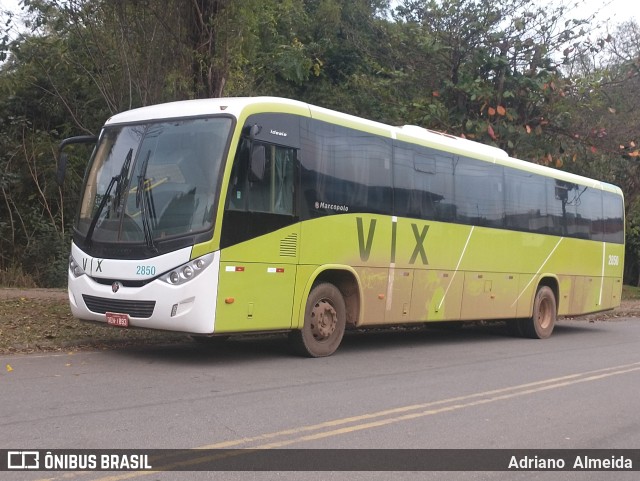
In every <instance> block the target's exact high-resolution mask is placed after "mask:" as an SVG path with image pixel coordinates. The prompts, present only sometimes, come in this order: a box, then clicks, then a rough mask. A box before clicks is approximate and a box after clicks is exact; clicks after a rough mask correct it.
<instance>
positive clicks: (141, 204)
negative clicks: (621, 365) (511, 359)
mask: <svg viewBox="0 0 640 481" xmlns="http://www.w3.org/2000/svg"><path fill="white" fill-rule="evenodd" d="M78 142H91V143H94V144H95V146H94V147H93V153H92V154H91V158H90V160H89V163H88V166H87V169H86V173H85V178H84V182H83V188H82V192H81V199H80V202H79V207H78V211H77V216H76V218H75V222H74V229H73V241H72V246H71V255H70V258H69V272H68V291H69V300H70V306H71V311H72V313H73V315H74V316H75V317H77V318H79V319H82V320H88V321H98V322H102V323H105V324H109V325H112V326H115V327H121V328H148V329H161V330H169V331H177V332H183V333H189V334H191V335H192V336H194V337H196V338H198V337H202V338H215V337H228V336H230V335H233V334H240V333H269V332H271V333H273V332H286V333H288V337H289V340H290V343H291V345H292V346H293V348H294V349H295V350H296V351H297V352H299V353H301V354H302V355H306V356H310V357H321V356H328V355H331V354H333V353H334V352H335V351H336V349H337V348H338V346H339V345H340V343H341V341H342V338H343V335H344V333H345V330H347V329H353V328H366V327H372V326H390V325H411V324H413V323H437V322H449V323H451V322H454V323H458V322H462V321H479V320H503V321H506V325H507V326H508V329H509V330H510V331H511V332H512V333H514V334H517V335H520V336H523V337H529V338H538V339H544V338H547V337H549V336H550V335H551V333H552V331H553V329H554V325H555V323H556V319H557V317H558V316H575V315H581V314H586V313H593V312H598V311H605V310H609V309H613V308H614V307H616V306H618V305H619V303H620V298H621V292H622V272H623V263H624V252H625V250H624V238H625V237H624V204H623V196H622V192H621V190H620V189H619V188H618V187H615V186H613V185H610V184H607V183H604V182H600V181H597V180H593V179H589V178H585V177H580V176H577V175H573V174H570V173H567V172H562V171H559V170H555V169H551V168H547V167H544V166H541V165H537V164H534V163H530V162H526V161H522V160H517V159H514V158H511V157H509V155H508V154H507V153H506V152H505V151H503V150H501V149H498V148H495V147H491V146H487V145H483V144H480V143H476V142H473V141H471V140H467V139H463V138H458V137H454V136H451V135H447V134H442V133H437V132H433V131H429V130H426V129H424V128H421V127H417V126H404V127H393V126H388V125H385V124H382V123H378V122H374V121H370V120H365V119H362V118H358V117H355V116H351V115H347V114H344V113H339V112H336V111H332V110H328V109H325V108H321V107H317V106H313V105H309V104H307V103H303V102H299V101H294V100H288V99H281V98H272V97H253V98H218V99H205V100H188V101H179V102H172V103H166V104H161V105H154V106H148V107H142V108H138V109H134V110H130V111H127V112H123V113H119V114H117V115H114V116H113V117H111V118H110V119H109V120H108V121H107V122H106V123H105V125H104V127H103V128H102V130H101V132H100V134H99V136H98V137H72V138H70V139H67V140H65V141H63V142H62V144H61V149H60V150H61V152H62V153H63V155H61V157H60V161H59V162H60V165H62V170H63V169H64V162H65V158H66V155H67V154H66V153H65V152H64V150H65V148H66V147H67V146H68V145H70V144H74V143H78ZM63 173H64V172H63Z"/></svg>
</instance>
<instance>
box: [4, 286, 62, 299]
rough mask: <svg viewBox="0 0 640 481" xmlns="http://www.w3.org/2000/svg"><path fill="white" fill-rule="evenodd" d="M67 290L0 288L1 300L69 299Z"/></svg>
mask: <svg viewBox="0 0 640 481" xmlns="http://www.w3.org/2000/svg"><path fill="white" fill-rule="evenodd" d="M67 296H68V294H67V290H66V289H20V288H17V287H2V288H0V300H2V299H15V298H20V297H25V298H35V299H67V298H68V297H67Z"/></svg>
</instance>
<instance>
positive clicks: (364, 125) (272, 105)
mask: <svg viewBox="0 0 640 481" xmlns="http://www.w3.org/2000/svg"><path fill="white" fill-rule="evenodd" d="M248 111H250V113H258V112H276V113H289V114H297V115H301V116H304V117H310V118H315V119H318V120H324V121H327V122H331V123H336V124H339V125H342V126H344V127H350V128H354V129H357V130H363V131H366V132H369V133H372V134H376V135H380V136H383V137H387V138H390V139H397V140H401V141H405V142H410V143H416V144H419V145H423V146H427V147H432V148H437V149H441V150H444V151H447V152H450V153H453V154H458V155H467V156H470V157H475V158H478V159H481V160H485V161H488V162H493V163H497V164H501V165H504V166H508V167H513V168H516V169H520V170H524V171H528V172H531V173H536V174H540V175H545V176H548V177H554V178H557V179H559V180H564V181H566V182H572V183H575V184H582V185H587V186H589V187H593V188H596V189H601V190H606V191H609V192H614V193H617V194H622V190H621V189H620V188H619V187H617V186H614V185H612V184H608V183H606V182H601V181H598V180H594V179H590V178H588V177H582V176H579V175H575V174H571V173H569V172H565V171H561V170H557V169H553V168H550V167H545V166H542V165H539V164H535V163H533V162H527V161H524V160H520V159H516V158H513V157H509V154H508V153H507V152H505V151H504V150H502V149H500V148H498V147H493V146H490V145H486V144H482V143H479V142H474V141H472V140H468V139H463V138H461V137H456V136H454V135H450V134H446V133H442V132H436V131H433V130H429V129H425V128H423V127H420V126H416V125H405V126H402V127H393V126H390V125H387V124H383V123H380V122H375V121H373V120H367V119H364V118H360V117H356V116H354V115H350V114H345V113H342V112H338V111H335V110H330V109H326V108H323V107H317V106H314V105H311V104H307V103H304V102H300V101H297V100H291V99H285V98H279V97H226V98H214V99H198V100H182V101H176V102H169V103H164V104H157V105H151V106H148V107H140V108H137V109H133V110H128V111H125V112H122V113H119V114H116V115H114V116H112V117H111V118H110V119H109V120H107V122H106V123H105V125H114V124H129V123H138V122H145V121H150V120H153V121H155V120H163V119H177V118H189V117H200V116H206V115H216V114H218V115H219V114H226V115H231V116H233V117H235V118H236V119H241V118H242V117H243V116H246V115H247V112H248Z"/></svg>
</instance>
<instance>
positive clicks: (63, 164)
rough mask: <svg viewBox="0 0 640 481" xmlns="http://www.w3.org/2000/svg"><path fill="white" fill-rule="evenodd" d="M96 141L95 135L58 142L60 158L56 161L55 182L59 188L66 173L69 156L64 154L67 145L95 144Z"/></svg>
mask: <svg viewBox="0 0 640 481" xmlns="http://www.w3.org/2000/svg"><path fill="white" fill-rule="evenodd" d="M97 141H98V137H96V136H95V135H79V136H77V137H69V138H68V139H64V140H63V141H62V142H60V145H59V146H58V152H60V157H59V160H58V170H57V171H56V182H57V183H58V185H59V186H61V185H62V184H63V183H64V176H65V173H66V171H67V160H68V159H69V156H68V155H67V154H66V153H65V152H64V149H65V147H66V146H67V145H71V144H95V143H96V142H97Z"/></svg>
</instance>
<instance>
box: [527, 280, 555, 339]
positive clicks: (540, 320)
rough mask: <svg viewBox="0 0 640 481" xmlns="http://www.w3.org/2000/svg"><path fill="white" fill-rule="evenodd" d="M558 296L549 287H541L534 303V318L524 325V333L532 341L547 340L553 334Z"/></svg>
mask: <svg viewBox="0 0 640 481" xmlns="http://www.w3.org/2000/svg"><path fill="white" fill-rule="evenodd" d="M557 312H558V310H557V303H556V296H555V294H554V293H553V290H552V289H551V288H550V287H549V286H541V287H540V288H539V289H538V292H537V293H536V298H535V300H534V301H533V316H532V317H531V318H529V319H526V322H524V323H523V324H524V325H523V326H522V327H523V331H524V332H523V333H524V335H525V336H526V337H530V338H532V339H546V338H547V337H549V336H550V335H551V333H552V332H553V327H554V326H555V323H556V314H557Z"/></svg>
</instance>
